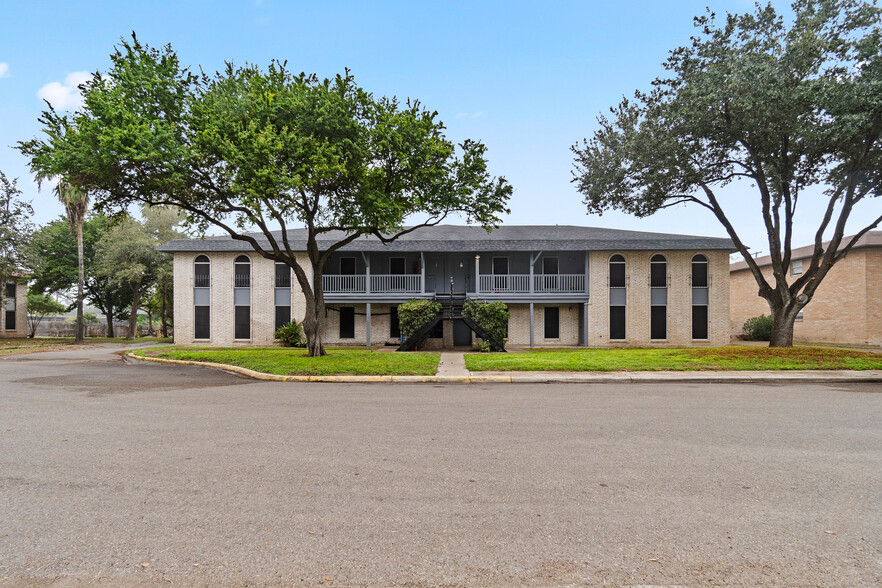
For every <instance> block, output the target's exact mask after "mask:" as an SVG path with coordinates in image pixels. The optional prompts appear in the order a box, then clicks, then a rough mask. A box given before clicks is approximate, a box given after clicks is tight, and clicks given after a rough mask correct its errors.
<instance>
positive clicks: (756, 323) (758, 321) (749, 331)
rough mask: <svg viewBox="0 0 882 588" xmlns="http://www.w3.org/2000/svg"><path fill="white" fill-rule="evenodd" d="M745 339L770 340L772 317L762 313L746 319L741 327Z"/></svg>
mask: <svg viewBox="0 0 882 588" xmlns="http://www.w3.org/2000/svg"><path fill="white" fill-rule="evenodd" d="M741 331H742V332H743V333H744V340H745V341H769V340H770V339H771V338H772V317H771V316H766V315H764V314H761V315H759V316H755V317H753V318H749V319H747V320H746V321H744V325H743V326H742V327H741Z"/></svg>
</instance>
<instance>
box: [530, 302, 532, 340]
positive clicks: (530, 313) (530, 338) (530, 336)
mask: <svg viewBox="0 0 882 588" xmlns="http://www.w3.org/2000/svg"><path fill="white" fill-rule="evenodd" d="M532 346H533V303H532V302H531V303H530V347H532Z"/></svg>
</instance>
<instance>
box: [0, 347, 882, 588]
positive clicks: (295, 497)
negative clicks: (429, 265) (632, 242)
mask: <svg viewBox="0 0 882 588" xmlns="http://www.w3.org/2000/svg"><path fill="white" fill-rule="evenodd" d="M112 351H113V350H112V349H110V348H107V347H102V348H94V349H91V350H85V351H65V352H58V353H55V352H52V353H37V354H31V355H25V356H20V357H17V358H5V359H2V360H0V585H11V586H15V585H55V586H76V585H87V584H89V585H91V584H96V583H98V584H105V585H108V586H118V585H142V584H143V585H155V584H162V585H211V586H214V585H274V584H279V585H291V584H296V585H298V586H310V585H318V584H324V585H326V586H389V585H405V586H437V585H447V586H459V585H466V586H533V585H535V586H554V585H598V584H600V585H616V586H621V585H643V584H650V585H689V586H704V585H727V586H730V585H751V586H755V585H824V586H874V585H880V584H882V509H880V507H879V505H880V504H882V394H880V392H882V386H880V385H878V384H837V385H819V384H813V385H805V384H800V385H783V384H781V385H750V384H742V385H730V384H713V385H702V384H651V383H642V384H624V383H623V384H607V385H585V384H573V385H562V384H548V385H526V384H524V385H483V386H482V385H422V386H419V385H413V386H410V385H394V386H390V385H364V384H363V385H335V384H285V383H274V382H257V381H251V380H246V379H242V378H240V377H238V376H234V375H230V374H226V373H223V372H219V371H215V370H210V369H204V368H193V367H178V366H164V365H153V364H136V365H129V364H126V363H124V362H122V361H121V360H120V359H119V357H118V356H116V355H112V354H111V352H112ZM145 564H149V565H145Z"/></svg>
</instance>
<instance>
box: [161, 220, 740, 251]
mask: <svg viewBox="0 0 882 588" xmlns="http://www.w3.org/2000/svg"><path fill="white" fill-rule="evenodd" d="M251 235H253V236H254V237H255V238H257V240H258V242H259V243H262V244H266V243H267V240H266V238H265V237H264V236H263V234H259V233H251ZM273 235H274V237H275V238H276V239H277V240H278V241H279V242H280V244H281V231H277V232H274V233H273ZM343 236H344V234H343V233H340V232H331V233H327V234H325V235H322V236H321V238H320V239H319V247H322V243H326V245H325V247H327V246H329V245H331V244H332V243H335V242H337V241H339V240H340V239H342V238H343ZM288 240H289V242H290V243H291V248H292V249H293V250H295V251H305V250H306V229H294V230H290V231H288ZM646 249H650V250H661V249H668V250H676V249H689V250H692V249H724V250H727V251H734V250H735V247H734V246H733V244H732V240H731V239H728V238H719V237H694V236H691V235H671V234H666V233H644V232H641V231H623V230H620V229H603V228H597V227H576V226H571V225H522V226H518V225H506V226H502V227H499V228H498V229H494V230H493V231H491V232H489V233H488V232H487V231H485V230H484V229H482V228H481V227H472V226H462V225H438V226H436V227H424V228H421V229H417V230H416V231H414V232H412V233H408V234H407V235H404V236H403V237H401V238H399V239H397V240H396V241H393V242H392V243H389V244H388V245H384V244H383V243H382V242H380V240H379V239H377V238H376V237H373V236H366V237H359V238H358V239H356V240H354V241H353V242H352V243H349V244H348V245H346V246H345V247H343V248H342V250H343V251H426V252H430V251H438V252H442V251H454V252H455V251H464V252H477V251H500V250H505V251H586V250H596V251H604V250H605V251H611V250H622V251H625V250H646ZM159 250H160V251H165V252H168V253H174V252H183V251H190V252H198V251H206V252H210V251H229V252H237V251H251V246H250V245H249V244H248V243H247V242H245V241H239V240H235V239H232V238H231V237H228V236H223V237H206V238H205V239H175V240H174V241H171V242H169V243H166V244H165V245H163V246H161V247H160V248H159Z"/></svg>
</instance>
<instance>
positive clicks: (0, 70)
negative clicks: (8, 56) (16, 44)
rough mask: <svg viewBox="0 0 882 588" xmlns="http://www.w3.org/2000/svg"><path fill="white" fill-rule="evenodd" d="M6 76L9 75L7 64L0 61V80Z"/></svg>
mask: <svg viewBox="0 0 882 588" xmlns="http://www.w3.org/2000/svg"><path fill="white" fill-rule="evenodd" d="M8 75H9V64H8V63H6V62H4V61H0V78H5V77H6V76H8Z"/></svg>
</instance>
